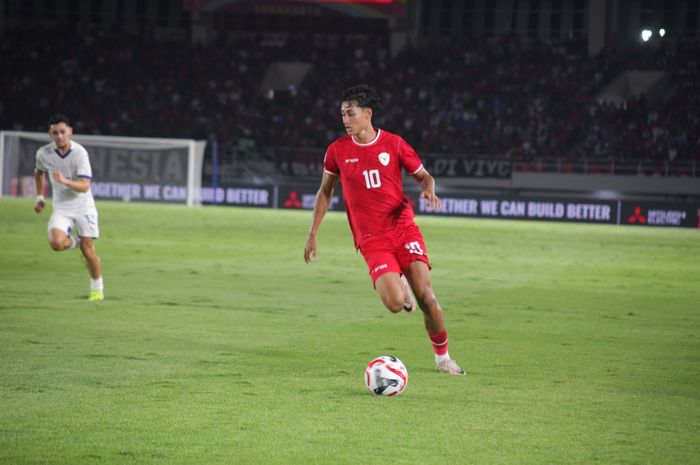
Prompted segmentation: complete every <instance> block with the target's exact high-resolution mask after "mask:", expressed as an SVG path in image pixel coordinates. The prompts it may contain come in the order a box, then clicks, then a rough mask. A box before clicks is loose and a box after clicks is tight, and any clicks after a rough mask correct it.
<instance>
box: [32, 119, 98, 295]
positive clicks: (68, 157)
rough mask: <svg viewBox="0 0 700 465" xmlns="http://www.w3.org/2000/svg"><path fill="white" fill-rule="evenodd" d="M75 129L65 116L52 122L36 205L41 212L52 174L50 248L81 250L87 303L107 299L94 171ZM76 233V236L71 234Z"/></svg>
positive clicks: (39, 161) (37, 177)
mask: <svg viewBox="0 0 700 465" xmlns="http://www.w3.org/2000/svg"><path fill="white" fill-rule="evenodd" d="M72 135H73V128H71V126H70V122H69V120H68V118H67V117H66V116H64V115H54V116H52V117H51V118H50V119H49V136H50V137H51V140H52V141H53V142H52V143H50V144H48V145H44V146H43V147H41V148H40V149H39V150H37V152H36V169H35V170H34V182H35V184H36V192H37V194H38V195H37V198H36V205H35V206H34V211H35V212H37V213H41V212H42V211H43V210H44V207H45V206H46V203H45V202H44V196H43V195H42V194H43V192H44V177H45V174H46V173H48V174H49V179H50V180H51V186H52V188H53V213H52V214H51V218H50V219H49V228H48V229H49V245H50V246H51V248H52V249H53V250H56V251H61V250H67V249H75V248H78V247H80V250H81V252H82V253H83V255H84V256H85V260H86V262H87V268H88V271H89V272H90V278H91V279H90V295H89V297H88V300H91V301H99V300H103V299H104V284H103V281H102V269H101V265H100V257H98V256H97V253H96V252H95V243H94V241H95V239H97V238H98V237H99V236H100V229H99V226H98V223H97V208H95V199H94V198H93V197H92V192H90V180H91V179H92V168H91V167H90V160H89V158H88V153H87V150H85V147H83V146H82V145H80V144H78V143H77V142H73V141H72V140H71V136H72ZM73 230H75V232H76V235H75V236H74V235H73V234H72V232H73Z"/></svg>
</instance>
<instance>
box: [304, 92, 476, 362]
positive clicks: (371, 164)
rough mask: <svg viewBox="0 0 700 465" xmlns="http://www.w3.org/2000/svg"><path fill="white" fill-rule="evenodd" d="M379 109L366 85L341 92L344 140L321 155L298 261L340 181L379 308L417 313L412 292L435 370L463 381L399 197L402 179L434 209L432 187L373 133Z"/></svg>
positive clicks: (385, 136) (424, 253)
mask: <svg viewBox="0 0 700 465" xmlns="http://www.w3.org/2000/svg"><path fill="white" fill-rule="evenodd" d="M378 104H379V97H378V96H377V92H376V91H375V90H374V89H373V88H372V87H369V86H367V85H358V86H354V87H351V88H349V89H346V90H345V91H344V92H343V97H342V105H341V107H340V114H341V115H342V117H343V125H344V126H345V131H346V132H347V135H345V136H343V137H341V138H340V139H338V140H336V141H335V142H333V143H332V144H331V145H329V146H328V150H326V156H325V158H324V160H323V178H322V179H321V187H320V188H319V190H318V193H317V194H316V203H315V205H314V213H313V218H312V220H311V227H310V228H309V233H308V236H307V237H306V244H305V245H304V259H305V260H306V262H307V263H308V262H310V261H312V260H313V259H314V257H315V256H316V251H317V249H318V243H317V241H316V234H317V232H318V229H319V227H320V226H321V221H322V220H323V218H324V216H325V214H326V212H327V211H328V206H329V205H330V201H331V198H332V197H333V190H334V189H335V186H336V184H337V183H338V181H340V182H341V183H342V185H343V199H344V201H345V206H346V212H347V216H348V222H349V223H350V230H351V231H352V234H353V237H354V239H355V248H356V249H357V250H359V251H360V252H361V253H362V256H363V257H364V259H365V262H366V263H367V267H368V270H369V274H370V277H371V278H372V282H373V283H374V287H375V289H376V291H377V294H378V295H379V298H380V300H381V301H382V303H383V304H384V306H386V308H387V309H389V310H390V311H391V312H394V313H396V312H400V311H402V310H406V311H409V312H410V311H413V310H414V309H415V307H416V302H415V300H414V298H413V297H414V296H413V295H412V294H411V290H412V291H413V294H415V298H416V299H417V300H418V306H419V307H420V308H421V310H422V311H423V322H424V324H425V329H426V330H427V332H428V337H429V338H430V342H431V343H432V345H433V350H434V352H435V363H436V364H437V367H438V369H439V370H440V371H442V372H444V373H449V374H452V375H464V374H465V373H464V370H462V368H460V366H459V365H458V364H457V362H455V361H454V360H453V359H452V358H451V357H450V354H449V351H448V350H447V330H446V329H445V321H444V314H443V311H442V308H441V307H440V304H439V303H438V301H437V298H436V297H435V293H434V292H433V288H432V284H431V281H430V261H429V260H428V249H427V248H426V245H425V241H424V239H423V234H422V233H421V232H420V229H419V228H418V226H417V225H416V223H415V221H414V220H413V217H414V216H415V215H414V213H413V208H412V207H411V205H410V203H409V202H408V200H407V199H406V196H405V195H404V192H403V178H402V172H404V171H405V172H407V173H408V174H409V175H410V176H412V177H413V178H414V179H415V180H416V181H417V182H418V183H419V184H420V186H421V189H422V191H421V193H420V195H421V197H424V198H425V199H426V200H427V201H428V203H430V205H431V206H432V207H433V208H436V209H438V208H440V199H439V198H438V196H437V195H435V180H434V179H433V177H432V176H431V175H430V174H429V173H428V171H427V170H426V169H425V168H424V167H423V163H422V162H421V160H420V158H419V157H418V154H416V152H415V151H414V150H413V148H412V147H411V146H410V145H408V143H407V142H406V141H405V140H403V139H402V138H401V137H399V136H397V135H395V134H392V133H390V132H388V131H385V130H383V129H379V128H375V127H374V126H373V125H372V115H373V112H374V108H376V106H377V105H378Z"/></svg>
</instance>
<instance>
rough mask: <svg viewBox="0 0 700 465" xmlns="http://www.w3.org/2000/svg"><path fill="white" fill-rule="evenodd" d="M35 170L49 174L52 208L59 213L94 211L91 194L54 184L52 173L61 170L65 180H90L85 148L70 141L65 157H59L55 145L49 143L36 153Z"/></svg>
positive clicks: (93, 200)
mask: <svg viewBox="0 0 700 465" xmlns="http://www.w3.org/2000/svg"><path fill="white" fill-rule="evenodd" d="M36 169H37V170H40V171H44V172H47V173H49V179H50V180H51V186H52V187H53V208H54V210H61V211H86V210H95V199H94V198H93V197H92V192H91V191H90V190H88V191H87V192H77V191H74V190H73V189H71V188H70V187H68V186H66V185H65V184H61V183H58V182H56V180H55V179H54V171H55V170H56V169H59V170H61V174H63V176H64V177H65V178H67V179H71V180H76V179H78V178H87V179H92V167H91V166H90V160H89V158H88V153H87V150H85V147H83V146H82V145H80V144H78V143H77V142H73V141H71V147H70V149H69V150H68V152H66V154H65V155H61V154H60V152H59V151H58V149H57V148H56V145H55V144H53V143H51V144H48V145H44V146H43V147H41V148H40V149H39V150H37V151H36Z"/></svg>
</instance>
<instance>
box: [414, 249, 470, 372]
mask: <svg viewBox="0 0 700 465" xmlns="http://www.w3.org/2000/svg"><path fill="white" fill-rule="evenodd" d="M406 279H407V280H408V282H409V283H410V285H411V289H413V293H414V295H415V296H416V300H417V301H418V306H419V307H420V309H421V310H422V311H423V322H424V323H425V329H426V330H427V331H428V336H429V337H430V341H431V342H432V344H433V350H434V351H435V362H436V363H437V365H438V369H439V370H440V371H442V372H445V373H449V374H452V375H463V374H465V373H464V370H462V369H461V368H460V367H459V365H457V362H455V361H454V360H452V359H451V358H450V354H449V352H448V350H447V331H446V330H445V315H444V312H443V311H442V307H440V304H439V303H438V301H437V298H436V297H435V292H433V288H432V283H431V281H430V268H428V265H427V264H425V263H424V262H422V261H418V260H417V261H414V262H412V263H411V266H410V267H409V269H408V270H406Z"/></svg>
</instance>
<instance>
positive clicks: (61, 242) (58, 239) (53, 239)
mask: <svg viewBox="0 0 700 465" xmlns="http://www.w3.org/2000/svg"><path fill="white" fill-rule="evenodd" d="M76 243H77V242H76V240H75V238H72V237H71V236H70V234H68V233H66V232H65V231H64V230H62V229H58V228H51V230H50V231H49V246H51V248H52V249H53V250H55V251H57V252H60V251H61V250H66V249H70V248H74V247H75V244H76Z"/></svg>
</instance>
